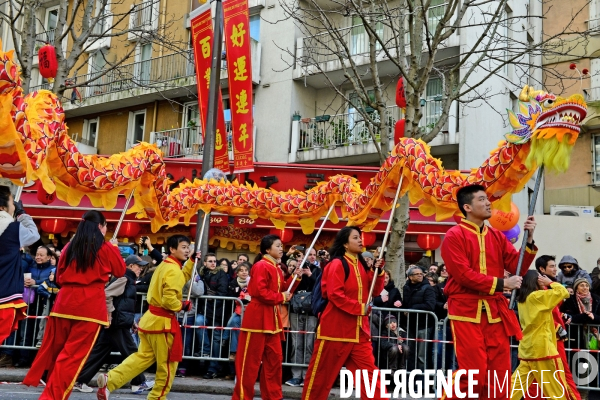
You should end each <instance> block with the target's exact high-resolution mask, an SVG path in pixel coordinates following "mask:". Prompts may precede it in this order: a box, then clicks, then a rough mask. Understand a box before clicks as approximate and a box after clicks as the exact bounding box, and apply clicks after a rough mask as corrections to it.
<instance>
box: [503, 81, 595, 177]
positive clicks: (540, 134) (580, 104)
mask: <svg viewBox="0 0 600 400" xmlns="http://www.w3.org/2000/svg"><path fill="white" fill-rule="evenodd" d="M519 100H520V103H519V113H515V112H513V111H511V110H507V111H508V119H509V122H510V125H511V127H512V129H513V131H512V132H511V133H508V134H506V135H505V138H506V140H507V141H508V142H509V143H513V144H525V143H527V142H531V147H530V152H529V155H528V157H527V160H526V164H527V167H528V168H529V169H531V168H533V167H534V166H536V165H541V164H544V166H545V167H546V168H547V169H549V170H554V171H557V172H564V171H566V170H567V168H568V167H569V160H570V157H571V151H572V150H573V146H574V145H575V141H576V140H577V137H578V136H579V132H580V131H581V121H583V120H584V119H585V117H586V115H587V105H586V103H585V100H584V99H583V96H582V95H580V94H574V95H572V96H570V97H568V98H566V99H565V98H562V97H558V96H556V95H554V94H552V93H547V92H544V91H542V90H533V88H531V87H529V86H525V87H524V88H523V90H522V92H521V95H520V96H519Z"/></svg>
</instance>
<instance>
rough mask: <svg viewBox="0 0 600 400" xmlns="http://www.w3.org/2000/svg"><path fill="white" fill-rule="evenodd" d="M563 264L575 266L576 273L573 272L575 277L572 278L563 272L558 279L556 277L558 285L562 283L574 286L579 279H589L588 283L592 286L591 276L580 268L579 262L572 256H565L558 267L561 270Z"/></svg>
mask: <svg viewBox="0 0 600 400" xmlns="http://www.w3.org/2000/svg"><path fill="white" fill-rule="evenodd" d="M562 264H573V265H574V266H575V268H573V269H574V271H573V275H571V276H566V275H565V274H564V273H563V271H562V270H561V271H560V272H559V273H558V275H557V277H556V281H557V282H558V283H562V284H563V285H571V286H572V285H573V283H574V282H575V281H576V280H577V279H579V278H585V279H587V281H588V283H589V284H590V287H591V286H592V278H591V277H590V274H588V273H587V271H585V270H583V269H581V268H580V267H579V263H578V262H577V260H576V259H575V258H574V257H572V256H569V255H567V256H564V257H563V258H561V260H560V263H558V267H559V268H560V266H561V265H562Z"/></svg>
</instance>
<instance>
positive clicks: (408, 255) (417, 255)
mask: <svg viewBox="0 0 600 400" xmlns="http://www.w3.org/2000/svg"><path fill="white" fill-rule="evenodd" d="M421 258H423V253H421V252H418V251H405V252H404V260H406V262H408V263H416V262H417V261H419V260H420V259H421Z"/></svg>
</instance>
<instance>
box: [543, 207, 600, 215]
mask: <svg viewBox="0 0 600 400" xmlns="http://www.w3.org/2000/svg"><path fill="white" fill-rule="evenodd" d="M550 215H561V216H567V217H594V216H595V215H596V213H595V212H594V207H593V206H554V205H552V206H550Z"/></svg>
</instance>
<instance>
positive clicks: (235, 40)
mask: <svg viewBox="0 0 600 400" xmlns="http://www.w3.org/2000/svg"><path fill="white" fill-rule="evenodd" d="M223 18H224V20H225V27H224V36H225V49H226V54H227V71H229V73H228V74H227V78H228V80H229V98H230V99H231V129H232V145H233V159H234V167H233V168H234V169H233V172H234V173H241V172H252V171H254V144H253V143H254V138H253V136H254V135H253V127H254V121H253V116H252V110H253V108H252V79H249V78H252V60H251V48H250V44H251V43H250V17H249V14H248V0H224V1H223Z"/></svg>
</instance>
